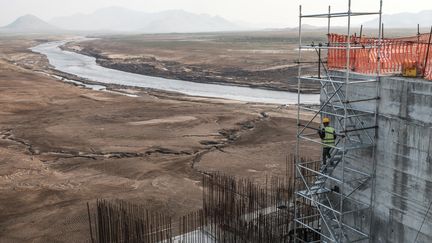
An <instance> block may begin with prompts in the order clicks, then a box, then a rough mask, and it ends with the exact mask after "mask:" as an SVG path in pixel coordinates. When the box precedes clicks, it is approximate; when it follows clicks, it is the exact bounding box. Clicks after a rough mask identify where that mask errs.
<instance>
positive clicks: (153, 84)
mask: <svg viewBox="0 0 432 243" xmlns="http://www.w3.org/2000/svg"><path fill="white" fill-rule="evenodd" d="M66 42H68V41H67V40H65V41H54V42H48V43H44V44H41V45H38V46H35V47H33V48H31V50H32V51H34V52H38V53H41V54H44V55H46V56H47V58H48V60H49V62H50V64H51V65H52V66H54V67H55V68H56V69H57V70H59V71H62V72H65V73H69V74H73V75H76V76H79V77H82V78H85V79H88V80H92V81H95V82H100V83H110V84H119V85H125V86H133V87H141V88H151V89H157V90H164V91H170V92H179V93H182V94H186V95H191V96H201V97H213V98H224V99H230V100H238V101H246V102H259V103H270V104H297V93H293V92H284V91H273V90H265V89H258V88H248V87H239V86H230V85H218V84H207V83H196V82H188V81H182V80H175V79H166V78H159V77H152V76H146V75H141V74H134V73H129V72H123V71H119V70H114V69H109V68H105V67H102V66H100V65H98V64H97V63H96V59H95V58H94V57H90V56H86V55H82V54H78V53H74V52H69V51H64V50H61V49H60V46H61V45H63V44H65V43H66ZM300 102H301V103H308V104H311V103H318V102H319V95H315V94H304V95H302V96H301V101H300Z"/></svg>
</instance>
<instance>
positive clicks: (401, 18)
mask: <svg viewBox="0 0 432 243" xmlns="http://www.w3.org/2000/svg"><path fill="white" fill-rule="evenodd" d="M377 23H378V19H374V20H371V21H368V22H365V23H364V24H363V25H364V26H365V27H369V28H374V27H377ZM383 23H384V26H385V28H417V24H420V26H422V27H427V28H428V27H430V26H431V25H432V10H425V11H421V12H419V13H397V14H389V15H387V14H384V15H383Z"/></svg>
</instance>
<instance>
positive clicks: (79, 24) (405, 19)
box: [0, 7, 432, 33]
mask: <svg viewBox="0 0 432 243" xmlns="http://www.w3.org/2000/svg"><path fill="white" fill-rule="evenodd" d="M383 22H384V24H385V27H386V28H415V27H416V26H417V24H420V25H421V26H422V27H429V26H430V25H432V10H425V11H422V12H419V13H398V14H392V15H383ZM376 23H377V19H375V20H371V21H367V22H365V23H364V24H363V25H364V26H365V27H366V28H375V27H376ZM245 26H246V25H244V24H236V23H233V22H231V21H228V20H226V19H224V18H222V17H219V16H211V15H208V14H195V13H190V12H186V11H184V10H168V11H162V12H156V13H148V12H142V11H136V10H131V9H127V8H122V7H108V8H102V9H99V10H97V11H95V12H93V13H90V14H75V15H71V16H65V17H56V18H53V19H51V20H50V21H48V22H45V21H43V20H41V19H39V18H38V17H36V16H33V15H24V16H21V17H19V18H17V19H16V20H15V21H14V22H12V23H11V24H9V25H7V26H4V27H2V28H0V32H1V33H5V32H6V33H52V32H71V31H86V32H130V33H174V32H177V33H193V32H217V31H235V30H251V29H252V28H251V27H245ZM304 27H305V28H306V27H307V29H312V30H313V29H317V28H321V27H316V26H309V25H308V26H304ZM256 29H258V28H256ZM295 29H296V28H286V29H283V30H295Z"/></svg>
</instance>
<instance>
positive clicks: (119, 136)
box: [0, 38, 318, 243]
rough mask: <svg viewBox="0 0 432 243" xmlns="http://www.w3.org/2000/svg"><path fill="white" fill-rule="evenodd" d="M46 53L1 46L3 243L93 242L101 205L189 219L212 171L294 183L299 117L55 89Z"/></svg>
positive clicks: (284, 110)
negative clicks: (92, 211)
mask: <svg viewBox="0 0 432 243" xmlns="http://www.w3.org/2000/svg"><path fill="white" fill-rule="evenodd" d="M51 40H53V39H51ZM38 43H41V41H39V40H36V41H35V40H34V39H22V40H17V39H15V40H13V41H11V40H7V41H4V39H2V38H0V53H2V54H1V55H2V56H1V59H0V73H1V75H0V87H2V88H1V89H0V144H1V146H0V171H1V173H0V209H1V210H0V242H18V243H19V242H54V241H55V242H86V241H87V240H88V221H87V211H86V202H90V203H91V202H94V201H95V200H96V199H97V198H104V199H114V198H116V199H122V200H126V201H129V202H135V203H139V204H142V205H145V206H146V207H147V208H148V209H149V210H151V211H156V212H161V211H163V212H164V213H165V214H167V215H169V216H172V217H178V216H181V215H184V214H186V213H187V212H190V211H195V210H196V209H198V208H200V207H201V205H202V201H201V200H202V189H201V184H200V180H201V178H202V173H203V172H207V171H220V172H223V173H226V174H228V175H233V176H236V177H239V178H243V177H247V178H252V179H254V180H255V181H257V182H265V180H266V177H267V176H270V175H273V176H278V175H279V176H285V174H286V173H291V170H290V169H289V168H291V166H292V165H290V164H288V165H287V164H286V163H287V159H286V156H287V155H289V154H290V152H291V151H293V148H294V144H295V134H296V129H297V126H296V119H295V118H296V108H295V106H279V105H271V104H267V105H266V104H258V103H247V102H239V101H232V100H226V99H212V98H204V97H192V96H187V95H181V94H174V93H169V92H160V91H151V90H148V89H131V88H130V87H126V86H125V87H120V86H118V87H111V88H110V87H108V90H107V91H95V90H91V89H84V88H81V87H77V86H75V84H73V83H65V82H62V81H60V80H58V79H56V78H53V77H52V76H51V75H54V74H56V75H59V74H60V73H56V71H54V70H52V69H51V68H50V65H49V64H48V61H47V59H46V57H44V56H43V55H40V54H36V53H33V52H31V51H29V50H28V48H29V47H31V46H34V45H36V44H38ZM12 44H13V46H12ZM67 78H69V79H74V77H73V76H67ZM114 91H115V92H114ZM315 150H317V149H316V148H311V151H315ZM316 152H317V153H318V151H316ZM287 168H288V171H287V170H286V169H287Z"/></svg>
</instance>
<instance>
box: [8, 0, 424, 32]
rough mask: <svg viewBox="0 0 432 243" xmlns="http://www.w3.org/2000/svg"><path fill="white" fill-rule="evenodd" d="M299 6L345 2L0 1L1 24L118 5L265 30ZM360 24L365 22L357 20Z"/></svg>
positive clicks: (373, 3) (387, 6)
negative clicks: (218, 18) (215, 18)
mask: <svg viewBox="0 0 432 243" xmlns="http://www.w3.org/2000/svg"><path fill="white" fill-rule="evenodd" d="M352 2H353V4H352V5H353V10H355V11H362V10H363V11H365V10H367V11H375V10H377V9H378V7H379V0H352ZM299 4H302V5H303V9H304V12H305V13H316V12H320V13H321V12H326V11H327V8H328V5H332V7H333V9H334V10H335V11H340V10H346V7H347V0H0V25H6V24H9V23H10V22H12V21H13V20H15V19H16V18H17V17H19V16H21V15H24V14H34V15H36V16H38V17H40V18H42V19H44V20H49V19H51V18H53V17H57V16H65V15H72V14H75V13H91V12H93V11H95V10H96V9H99V8H103V7H109V6H121V7H126V8H130V9H134V10H140V11H146V12H156V11H162V10H168V9H183V10H186V11H190V12H194V13H207V14H211V15H219V16H222V17H224V18H226V19H228V20H231V21H243V22H248V23H252V24H258V23H260V24H266V27H285V26H290V27H291V26H295V25H297V16H298V5H299ZM429 9H432V0H411V1H407V0H385V1H384V13H386V14H391V13H398V12H419V11H422V10H429ZM361 21H364V19H363V20H357V22H361ZM310 24H318V23H314V22H311V23H310ZM341 24H342V23H341ZM354 24H355V22H354Z"/></svg>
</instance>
